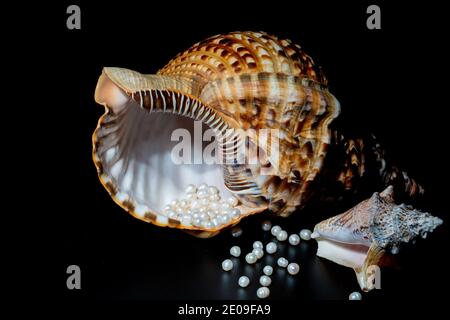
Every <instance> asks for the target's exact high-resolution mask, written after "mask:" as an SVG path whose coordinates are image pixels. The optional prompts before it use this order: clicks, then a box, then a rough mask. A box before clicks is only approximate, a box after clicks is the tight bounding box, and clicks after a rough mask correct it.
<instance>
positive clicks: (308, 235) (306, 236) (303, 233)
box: [300, 229, 311, 241]
mask: <svg viewBox="0 0 450 320" xmlns="http://www.w3.org/2000/svg"><path fill="white" fill-rule="evenodd" d="M300 238H302V239H303V240H306V241H308V240H309V239H311V231H310V230H308V229H303V230H301V231H300Z"/></svg>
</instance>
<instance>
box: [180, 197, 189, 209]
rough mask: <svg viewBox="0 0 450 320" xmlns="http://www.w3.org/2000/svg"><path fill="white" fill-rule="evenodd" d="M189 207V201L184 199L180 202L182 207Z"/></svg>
mask: <svg viewBox="0 0 450 320" xmlns="http://www.w3.org/2000/svg"><path fill="white" fill-rule="evenodd" d="M188 205H189V201H187V200H185V199H183V200H181V201H180V207H187V206H188Z"/></svg>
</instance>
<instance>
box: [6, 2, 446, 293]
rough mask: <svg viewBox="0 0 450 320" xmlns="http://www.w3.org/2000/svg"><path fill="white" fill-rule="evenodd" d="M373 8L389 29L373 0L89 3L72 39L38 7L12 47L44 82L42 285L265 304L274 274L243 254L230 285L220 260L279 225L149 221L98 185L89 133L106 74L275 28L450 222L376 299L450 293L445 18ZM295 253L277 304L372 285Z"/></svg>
mask: <svg viewBox="0 0 450 320" xmlns="http://www.w3.org/2000/svg"><path fill="white" fill-rule="evenodd" d="M373 3H375V4H378V5H380V7H381V10H382V29H381V30H368V29H367V28H366V18H367V14H366V8H367V6H368V5H369V4H372V2H350V1H348V2H347V1H345V2H344V1H342V3H336V2H330V3H325V2H314V3H312V2H311V1H303V0H299V1H293V2H292V3H287V2H282V1H273V2H271V3H267V4H262V3H259V4H258V3H252V4H250V3H248V4H247V3H243V2H239V3H222V2H207V3H200V2H192V3H189V4H184V5H179V4H175V3H167V4H165V5H164V4H158V5H156V4H155V3H153V2H152V1H146V2H142V3H133V2H131V1H126V2H121V3H117V4H112V3H109V2H103V3H102V2H99V3H96V5H94V4H92V3H89V2H87V1H81V2H80V1H79V2H77V4H79V5H80V7H81V11H82V18H81V19H82V22H81V23H82V29H81V30H67V29H66V18H67V15H66V13H65V11H66V8H67V6H68V5H69V4H72V3H60V4H55V5H51V6H50V5H46V6H42V5H41V6H39V7H38V8H36V10H37V11H33V12H32V13H31V16H30V19H32V21H36V23H35V24H34V25H35V26H36V27H35V28H34V29H33V30H30V31H29V35H31V37H29V38H31V39H30V40H29V41H25V43H23V40H21V39H18V38H15V39H14V40H15V41H16V42H22V44H23V45H24V49H23V52H24V53H25V54H26V55H27V56H28V57H29V59H28V60H27V62H26V63H24V69H23V72H22V73H20V76H21V77H23V78H24V79H28V80H29V79H31V80H33V81H34V83H36V85H37V86H39V87H41V86H43V87H44V89H42V90H40V91H39V92H40V96H39V97H37V99H33V100H32V101H33V104H32V106H33V108H30V111H31V113H30V117H29V118H31V121H30V122H32V123H31V125H32V126H30V128H35V127H37V128H38V129H33V131H32V132H33V135H34V136H35V138H36V140H35V141H36V143H31V145H30V146H29V149H30V152H31V153H32V154H33V157H32V158H33V165H32V166H31V168H27V169H26V170H27V171H33V172H35V173H37V175H36V177H35V180H34V181H40V183H37V184H36V183H35V184H34V185H33V186H32V188H31V189H32V190H33V192H31V193H32V194H33V195H34V196H36V199H34V198H33V200H32V201H30V203H28V202H27V201H24V205H26V206H28V205H30V206H32V207H33V208H34V211H33V212H36V211H37V212H42V214H40V218H39V219H37V220H38V221H37V224H35V225H34V226H33V227H34V229H35V230H34V231H36V230H37V231H38V233H39V235H38V236H37V238H35V240H36V243H37V242H38V241H39V249H35V248H34V247H33V245H32V244H33V242H35V241H34V240H31V241H28V243H29V244H31V246H29V245H27V246H26V249H25V250H24V251H23V252H22V253H21V255H22V256H23V257H24V258H25V260H26V261H28V264H31V262H32V261H35V260H33V259H34V257H35V254H37V256H39V259H40V260H39V261H40V264H41V266H43V267H44V269H46V271H47V272H46V273H45V277H43V279H41V280H44V283H46V285H44V287H42V286H41V287H40V289H41V290H44V291H46V292H47V293H50V294H51V296H53V297H56V298H58V299H64V300H65V301H86V300H88V301H93V300H94V301H98V300H102V301H104V300H111V299H114V300H115V299H132V300H133V299H139V300H147V299H148V300H165V299H176V300H180V301H182V300H190V299H255V298H256V294H255V291H256V288H257V286H256V281H257V280H256V279H257V277H258V274H260V269H261V268H262V266H263V264H261V263H258V264H256V266H255V267H249V266H248V265H246V264H245V263H243V258H242V257H241V260H240V262H239V265H238V268H237V269H234V270H233V271H232V272H231V274H228V273H224V272H223V271H222V270H221V268H220V263H221V261H222V260H223V259H225V258H226V257H228V255H229V254H228V250H229V248H230V247H231V246H232V245H234V244H239V245H240V246H241V248H242V249H243V252H246V251H248V250H250V247H251V243H252V242H253V241H255V240H268V238H267V237H268V235H263V232H262V231H261V229H260V222H261V221H262V220H263V219H265V218H267V215H263V216H258V217H254V218H249V219H247V220H246V221H244V222H243V223H242V228H243V231H244V233H243V236H242V237H241V238H239V239H234V238H232V237H231V236H230V234H229V232H228V231H224V232H223V233H222V234H220V235H219V236H217V237H214V238H212V239H207V240H204V239H197V238H194V237H192V236H190V235H188V234H185V233H183V232H182V231H180V230H172V229H166V228H158V227H155V226H153V225H149V224H146V223H143V222H141V221H138V220H136V219H134V218H132V217H131V216H130V215H128V214H127V213H126V212H124V211H123V210H122V209H121V208H119V207H118V206H117V205H115V204H114V203H113V201H112V200H111V199H110V197H109V195H108V194H107V192H106V191H105V190H104V189H103V187H102V186H101V184H100V183H99V181H98V178H97V174H96V171H95V168H94V165H93V163H92V160H91V148H92V147H91V134H92V132H93V130H94V129H95V126H96V122H97V120H98V118H99V116H100V115H101V114H102V112H103V108H102V107H100V106H98V105H96V104H95V102H94V99H93V94H94V89H95V85H96V81H97V79H98V76H99V75H100V73H101V69H102V67H103V66H120V67H125V68H130V69H133V70H137V71H139V72H142V73H154V72H156V71H157V70H158V69H159V68H161V67H162V66H164V64H165V63H167V62H168V61H169V60H170V59H171V58H172V57H173V56H175V55H176V54H177V53H178V52H180V51H182V50H184V49H186V48H188V47H189V46H191V45H192V44H193V43H195V42H197V41H200V40H203V39H205V38H207V37H209V36H212V35H215V34H218V33H227V32H230V31H236V30H254V31H258V30H263V31H266V32H268V33H272V34H275V35H277V36H279V37H281V38H289V39H291V40H292V41H293V42H294V43H298V44H300V45H301V46H302V47H303V48H304V49H305V51H306V52H307V53H308V54H309V55H310V56H312V57H313V59H314V60H315V62H316V63H318V64H319V65H321V66H322V67H323V69H324V71H325V74H326V75H327V77H328V79H329V87H330V91H331V92H332V93H333V94H334V95H335V96H336V97H337V98H338V100H339V101H340V103H341V105H342V110H343V112H342V115H341V119H340V121H342V123H343V125H345V127H346V128H347V129H348V130H351V131H355V132H360V131H364V130H367V131H371V132H374V133H375V134H376V135H377V137H378V138H379V140H380V141H381V143H382V144H383V145H384V146H385V148H386V149H387V151H388V152H389V154H390V156H391V157H392V158H394V159H396V160H397V161H398V163H400V164H401V166H402V168H404V169H405V170H407V171H408V172H409V174H410V175H411V176H412V177H415V178H416V179H417V180H418V181H420V182H421V183H422V185H423V186H424V187H425V189H426V190H427V194H426V198H425V199H424V200H423V201H422V202H420V203H418V204H417V205H418V206H419V208H421V209H424V210H427V211H428V212H431V213H433V214H434V215H437V216H439V217H441V218H443V219H444V221H445V222H444V225H443V226H441V227H439V228H438V229H437V230H436V231H435V232H434V233H433V234H432V235H431V236H430V237H429V239H427V240H425V241H419V242H418V243H417V244H416V245H415V246H412V247H406V248H405V249H404V250H403V251H402V252H401V254H400V256H399V257H398V260H397V263H396V266H395V267H393V268H389V269H383V271H382V290H374V291H372V292H370V293H369V294H364V295H363V299H364V300H366V301H373V300H383V301H389V300H390V301H392V300H399V299H427V298H436V296H435V294H434V293H435V292H436V289H437V288H442V287H445V286H446V283H447V282H448V280H447V277H446V276H445V274H446V269H447V268H446V263H445V262H444V256H445V255H446V253H447V252H448V249H446V246H447V244H448V228H447V226H446V225H447V224H448V221H447V219H448V209H447V207H446V205H445V204H446V200H447V199H446V195H447V190H448V188H447V187H446V183H448V179H447V178H446V177H447V176H448V175H447V160H446V159H447V157H446V155H445V153H446V151H447V146H448V142H447V139H448V134H447V121H448V120H447V118H446V116H445V114H446V109H448V102H447V100H448V98H447V92H448V88H444V85H445V84H446V82H445V81H444V80H442V79H444V78H443V76H445V75H446V66H445V65H444V58H445V57H446V54H447V53H446V52H445V51H444V49H443V45H442V44H443V43H444V42H445V41H447V40H448V39H447V38H448V35H445V32H444V19H443V14H442V13H443V12H444V10H443V9H442V8H440V7H439V6H437V5H436V4H433V3H430V2H427V3H426V4H425V3H422V4H420V3H417V4H411V3H409V2H404V3H401V2H400V3H398V4H397V5H396V6H394V5H392V4H388V3H384V2H379V1H374V2H373ZM17 10H18V12H19V13H24V14H25V12H24V9H22V10H21V9H17ZM36 12H39V14H36ZM28 13H29V12H28ZM40 13H42V15H40ZM42 17H45V18H42ZM18 25H19V22H16V24H15V26H18ZM13 27H14V25H13ZM444 35H445V36H444ZM37 75H39V76H37ZM36 107H37V108H36ZM36 109H37V110H36ZM35 113H36V115H35ZM374 191H375V190H374ZM347 207H348V204H347V205H344V204H342V205H338V206H336V207H331V208H330V207H328V208H326V207H321V208H312V209H311V210H309V211H305V212H298V213H297V214H295V215H294V216H293V217H292V218H289V219H271V220H272V222H273V223H278V224H280V225H281V226H282V227H283V228H286V229H287V230H288V231H289V232H298V231H299V230H300V229H302V228H310V229H312V228H313V226H314V224H315V223H317V222H318V221H320V220H321V219H322V218H324V217H327V216H331V215H335V214H337V213H339V212H342V211H343V210H344V209H346V208H347ZM36 208H37V209H36ZM25 220H28V219H25ZM29 221H33V223H34V220H32V219H30V220H29ZM24 223H25V222H24ZM40 240H44V242H42V244H41V242H40ZM283 250H284V251H283V255H285V256H286V257H288V259H292V260H294V259H295V260H297V261H299V263H300V265H301V268H302V269H301V273H300V274H299V275H298V276H296V277H295V278H292V277H290V276H288V275H286V274H285V272H284V271H281V270H279V271H276V272H275V274H274V276H273V284H272V286H271V287H270V288H271V291H272V293H271V297H270V299H283V300H285V299H292V300H300V299H301V300H311V299H313V300H315V299H339V300H346V299H347V297H348V294H349V293H350V292H352V291H355V290H358V285H357V283H356V279H355V276H354V273H353V271H352V270H351V269H347V268H344V267H341V266H338V265H335V264H333V263H331V262H328V261H325V260H322V259H319V258H317V257H315V250H316V244H315V242H314V241H310V242H305V243H302V244H301V246H300V247H299V248H298V249H296V250H295V252H293V251H292V250H290V249H289V246H286V247H285V248H284V249H283ZM32 257H33V258H32ZM267 258H268V257H267ZM267 258H266V259H267ZM267 262H270V261H267ZM70 264H77V265H79V266H80V267H81V270H82V290H79V291H69V290H67V288H66V284H65V280H66V277H67V275H66V273H65V272H66V268H67V266H68V265H70ZM242 274H248V275H250V276H251V279H252V280H253V281H252V285H251V287H249V288H247V289H238V286H237V278H238V277H239V276H240V275H242ZM24 290H26V289H24Z"/></svg>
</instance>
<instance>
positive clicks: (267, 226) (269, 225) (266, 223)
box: [261, 220, 272, 231]
mask: <svg viewBox="0 0 450 320" xmlns="http://www.w3.org/2000/svg"><path fill="white" fill-rule="evenodd" d="M261 228H262V229H263V230H264V231H269V230H270V228H272V223H271V222H270V221H269V220H266V221H263V223H262V224H261Z"/></svg>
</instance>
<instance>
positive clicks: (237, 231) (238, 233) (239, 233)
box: [231, 226, 242, 238]
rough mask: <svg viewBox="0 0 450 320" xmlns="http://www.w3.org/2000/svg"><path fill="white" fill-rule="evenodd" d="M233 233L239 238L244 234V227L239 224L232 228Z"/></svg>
mask: <svg viewBox="0 0 450 320" xmlns="http://www.w3.org/2000/svg"><path fill="white" fill-rule="evenodd" d="M231 235H232V236H233V237H235V238H239V237H240V236H242V228H241V227H239V226H236V227H234V228H232V229H231Z"/></svg>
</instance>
